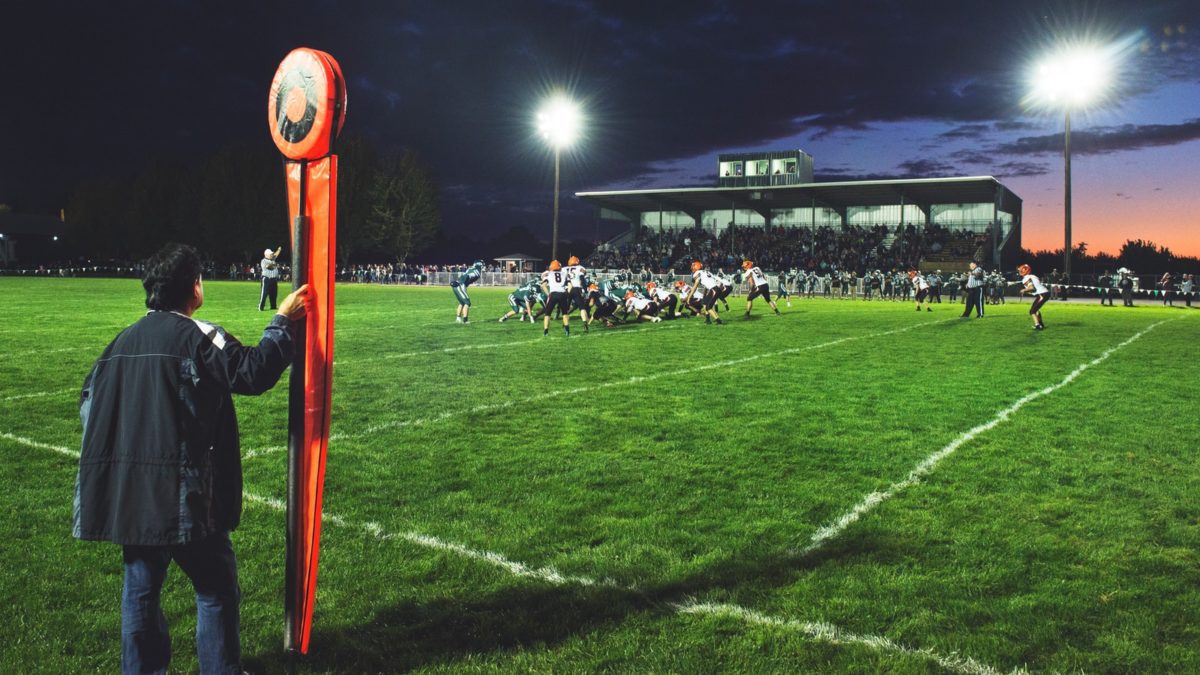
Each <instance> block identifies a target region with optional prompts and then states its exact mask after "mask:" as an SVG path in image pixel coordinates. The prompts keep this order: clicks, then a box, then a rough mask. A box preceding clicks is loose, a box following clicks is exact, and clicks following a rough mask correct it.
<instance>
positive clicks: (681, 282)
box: [675, 279, 685, 288]
mask: <svg viewBox="0 0 1200 675" xmlns="http://www.w3.org/2000/svg"><path fill="white" fill-rule="evenodd" d="M684 286H685V284H684V283H683V279H679V280H678V281H676V282H675V288H683V287H684Z"/></svg>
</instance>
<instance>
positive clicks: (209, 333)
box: [189, 317, 225, 349]
mask: <svg viewBox="0 0 1200 675" xmlns="http://www.w3.org/2000/svg"><path fill="white" fill-rule="evenodd" d="M189 318H190V317H189ZM192 322H193V323H195V324H196V327H197V328H199V329H200V332H201V333H204V336H205V337H207V338H208V339H209V340H211V341H212V343H213V346H215V347H216V348H217V349H225V335H224V334H223V333H221V331H220V330H217V327H216V326H214V325H212V324H211V323H208V322H206V321H201V320H200V319H192Z"/></svg>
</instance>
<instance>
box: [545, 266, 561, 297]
mask: <svg viewBox="0 0 1200 675" xmlns="http://www.w3.org/2000/svg"><path fill="white" fill-rule="evenodd" d="M542 281H544V282H546V284H547V285H548V286H549V287H550V292H551V293H566V292H567V273H566V270H546V271H545V272H542Z"/></svg>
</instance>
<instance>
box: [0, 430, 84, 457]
mask: <svg viewBox="0 0 1200 675" xmlns="http://www.w3.org/2000/svg"><path fill="white" fill-rule="evenodd" d="M0 438H3V439H5V440H8V441H12V442H13V443H17V444H20V445H25V446H28V447H31V448H37V449H38V450H49V451H51V452H57V453H58V454H60V455H66V456H67V457H73V458H75V459H79V451H78V450H72V449H70V448H66V447H63V446H61V445H50V444H49V443H41V442H39V441H33V440H30V439H28V438H23V437H21V436H17V435H14V434H10V433H8V432H7V431H3V432H0Z"/></svg>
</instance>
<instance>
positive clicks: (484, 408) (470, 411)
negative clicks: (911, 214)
mask: <svg viewBox="0 0 1200 675" xmlns="http://www.w3.org/2000/svg"><path fill="white" fill-rule="evenodd" d="M953 320H954V319H943V320H941V321H924V322H922V323H918V324H913V325H911V326H905V327H904V328H896V329H893V330H887V331H882V332H879V333H869V334H866V335H848V336H846V337H843V338H838V339H836V340H830V341H829V342H822V343H820V344H815V345H805V346H803V347H790V348H788V349H784V350H781V351H777V352H769V353H765V354H754V355H751V356H743V357H741V358H738V359H730V360H728V361H714V362H712V363H706V364H704V365H700V366H692V367H690V368H683V369H680V370H671V371H666V372H661V373H654V374H650V375H637V376H634V377H629V378H625V379H621V380H612V381H609V382H601V383H599V384H589V385H584V386H582V387H575V388H574V389H558V390H555V391H551V392H546V393H542V394H537V395H535V396H529V397H527V398H522V399H508V400H506V401H502V402H500V403H484V404H482V405H477V406H475V407H473V408H467V409H466V410H451V411H448V412H444V413H442V414H440V415H435V416H433V417H426V418H417V419H412V420H393V421H391V422H383V423H381V424H375V425H372V426H369V427H367V428H366V429H363V430H362V431H359V432H357V433H353V434H340V433H339V434H332V435H330V437H329V440H330V442H333V441H342V440H347V439H351V438H362V437H364V436H371V435H373V434H377V433H379V432H381V431H387V430H390V429H399V428H401V427H413V426H424V425H427V424H436V423H438V422H444V421H446V420H448V419H451V418H453V417H458V416H460V415H476V414H479V413H485V412H492V411H495V410H504V409H507V408H511V407H513V406H520V405H525V404H527V403H535V402H537V401H542V400H545V399H548V398H558V397H561V396H573V395H575V394H586V393H589V392H593V391H599V390H600V389H607V388H610V387H617V386H622V385H627V384H640V383H642V382H653V381H654V380H659V379H662V378H664V377H680V376H683V375H691V374H692V373H698V372H702V371H705V370H712V369H714V368H728V367H730V366H736V365H739V364H742V363H747V362H750V361H757V360H760V359H769V358H775V357H778V356H785V355H787V354H798V353H800V352H805V351H810V350H814V349H823V348H825V347H832V346H834V345H839V344H841V343H843V342H852V341H854V340H865V339H868V338H874V337H883V336H885V335H894V334H896V333H904V332H907V331H910V330H913V329H914V328H920V327H922V326H932V325H935V324H939V323H946V322H948V321H953ZM284 450H287V446H286V445H273V446H269V447H266V448H255V449H252V450H248V451H246V452H245V453H243V454H242V458H243V459H251V458H254V457H262V456H264V455H270V454H274V453H277V452H283V451H284Z"/></svg>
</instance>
